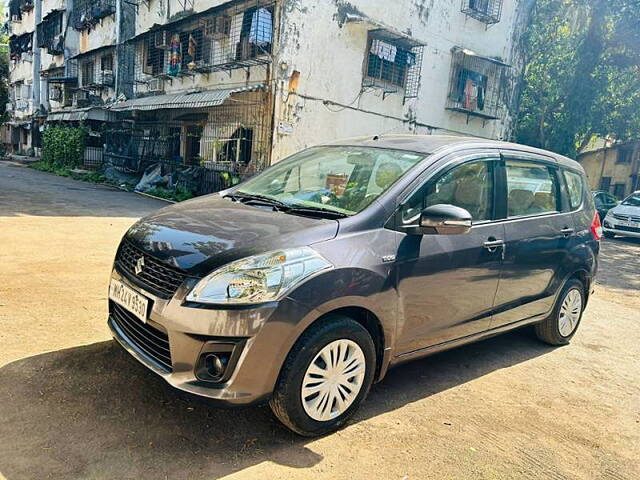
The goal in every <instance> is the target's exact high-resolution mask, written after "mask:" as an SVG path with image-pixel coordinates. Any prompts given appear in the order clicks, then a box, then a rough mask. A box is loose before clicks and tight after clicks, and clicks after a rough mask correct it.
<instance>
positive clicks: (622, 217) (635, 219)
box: [613, 213, 640, 223]
mask: <svg viewBox="0 0 640 480" xmlns="http://www.w3.org/2000/svg"><path fill="white" fill-rule="evenodd" d="M613 218H617V219H618V220H622V221H623V222H638V223H640V217H634V216H628V215H619V214H617V213H614V214H613Z"/></svg>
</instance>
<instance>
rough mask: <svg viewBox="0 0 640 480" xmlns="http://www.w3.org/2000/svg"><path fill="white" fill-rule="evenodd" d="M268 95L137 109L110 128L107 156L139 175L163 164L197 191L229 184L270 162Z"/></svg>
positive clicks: (258, 93)
mask: <svg viewBox="0 0 640 480" xmlns="http://www.w3.org/2000/svg"><path fill="white" fill-rule="evenodd" d="M270 98H271V96H270V93H269V92H266V91H254V92H242V93H236V94H233V97H232V99H231V100H228V101H227V102H225V103H224V104H222V105H220V106H216V107H208V108H189V109H165V110H155V111H139V112H137V114H136V117H135V122H134V121H130V122H129V121H126V120H125V121H122V122H119V123H118V124H113V126H112V128H111V129H110V130H109V131H108V132H107V134H106V135H105V139H106V145H105V151H104V159H105V161H108V162H109V163H111V164H112V165H114V166H115V167H116V168H118V169H120V170H123V171H128V172H135V173H138V174H141V173H142V172H143V171H144V170H145V169H146V168H147V167H148V166H149V165H153V164H157V163H159V164H161V165H162V166H163V170H164V173H170V172H173V173H175V175H172V178H174V179H182V180H181V181H184V182H187V183H188V185H186V186H187V187H188V188H189V189H190V190H192V191H194V192H195V193H197V194H199V195H201V194H206V193H212V192H216V191H219V190H222V189H224V188H228V187H229V186H232V185H234V184H236V183H238V182H239V181H241V180H243V179H245V178H247V177H249V176H251V175H254V174H255V173H257V172H260V171H262V170H263V169H264V168H266V167H267V166H268V165H269V162H270V152H271V107H270V106H271V101H270ZM123 114H124V115H127V113H126V112H123Z"/></svg>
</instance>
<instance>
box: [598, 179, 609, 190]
mask: <svg viewBox="0 0 640 480" xmlns="http://www.w3.org/2000/svg"><path fill="white" fill-rule="evenodd" d="M610 188H611V177H602V178H601V179H600V190H604V191H605V192H608V191H609V189H610Z"/></svg>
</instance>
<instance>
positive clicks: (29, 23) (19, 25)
mask: <svg viewBox="0 0 640 480" xmlns="http://www.w3.org/2000/svg"><path fill="white" fill-rule="evenodd" d="M6 8H7V7H5V11H6ZM35 28H36V9H35V8H34V9H32V10H30V11H28V12H23V13H22V20H21V21H20V22H11V24H10V32H11V33H10V34H11V35H22V34H23V33H27V32H33V31H34V30H35Z"/></svg>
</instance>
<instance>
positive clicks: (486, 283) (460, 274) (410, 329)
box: [395, 153, 504, 354]
mask: <svg viewBox="0 0 640 480" xmlns="http://www.w3.org/2000/svg"><path fill="white" fill-rule="evenodd" d="M450 160H451V159H450ZM499 161H500V157H499V155H497V154H490V153H484V154H476V155H470V156H466V157H461V158H454V159H453V160H451V161H450V162H448V163H447V166H446V167H443V169H442V170H440V171H439V172H438V173H436V174H435V175H433V176H431V179H429V180H427V181H426V182H425V183H424V185H422V186H421V187H420V188H419V189H418V190H417V191H416V192H415V193H414V194H413V195H411V196H410V197H409V198H408V199H407V201H406V202H404V203H403V205H402V206H401V211H400V213H399V217H400V221H401V223H402V224H404V225H407V224H409V225H410V224H411V223H412V222H416V221H417V218H419V214H420V212H421V211H422V209H423V208H426V207H428V206H431V205H436V204H451V205H456V206H459V207H462V208H465V209H466V210H468V211H469V212H470V213H471V215H472V217H473V226H472V228H471V231H470V232H469V233H466V234H460V235H437V234H436V235H422V236H420V235H406V236H405V237H404V238H403V239H402V241H401V242H400V245H399V249H398V253H397V257H396V263H395V267H396V269H395V273H396V279H397V280H396V282H397V283H396V288H397V291H398V294H399V309H400V315H399V319H400V320H399V322H400V323H399V330H398V343H397V352H398V353H399V354H402V353H408V352H413V351H416V350H420V349H423V348H425V347H429V346H433V345H437V344H441V343H444V342H447V341H450V340H453V339H457V338H462V337H466V336H469V335H473V334H476V333H479V332H482V331H484V330H486V329H487V328H488V327H489V323H490V318H491V309H492V306H493V299H494V295H495V292H496V290H497V287H498V280H499V278H500V268H501V263H502V248H501V242H502V240H503V238H504V226H503V225H502V224H496V223H494V222H493V220H494V212H495V208H494V205H495V195H496V187H495V172H496V167H497V163H498V162H499Z"/></svg>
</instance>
